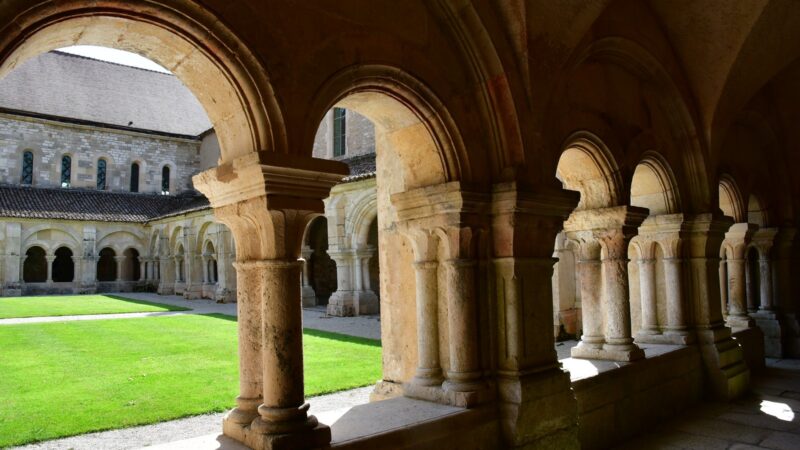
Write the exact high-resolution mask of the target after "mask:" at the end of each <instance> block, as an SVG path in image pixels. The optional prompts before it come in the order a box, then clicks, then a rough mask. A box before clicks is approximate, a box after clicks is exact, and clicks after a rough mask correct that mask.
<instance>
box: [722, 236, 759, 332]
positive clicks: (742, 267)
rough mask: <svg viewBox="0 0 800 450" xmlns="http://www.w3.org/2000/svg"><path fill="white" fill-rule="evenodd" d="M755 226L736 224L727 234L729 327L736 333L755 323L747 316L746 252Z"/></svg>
mask: <svg viewBox="0 0 800 450" xmlns="http://www.w3.org/2000/svg"><path fill="white" fill-rule="evenodd" d="M754 230H755V226H754V225H750V224H747V223H737V224H734V225H733V226H732V227H731V228H730V230H729V231H728V232H727V233H726V234H725V242H726V245H727V247H728V260H727V268H728V318H727V321H726V323H727V325H728V326H729V327H731V328H732V329H733V330H734V331H736V330H741V329H744V328H752V327H754V326H755V322H754V321H753V320H752V319H751V318H750V317H748V315H747V271H746V268H747V266H746V260H745V256H746V251H747V245H748V244H749V242H750V238H751V236H752V233H753V232H754Z"/></svg>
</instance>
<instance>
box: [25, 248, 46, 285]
mask: <svg viewBox="0 0 800 450" xmlns="http://www.w3.org/2000/svg"><path fill="white" fill-rule="evenodd" d="M45 254H46V252H45V249H44V248H42V247H41V246H39V245H33V246H31V247H29V248H28V249H26V250H25V261H23V263H22V281H24V282H25V283H43V282H45V281H47V259H45Z"/></svg>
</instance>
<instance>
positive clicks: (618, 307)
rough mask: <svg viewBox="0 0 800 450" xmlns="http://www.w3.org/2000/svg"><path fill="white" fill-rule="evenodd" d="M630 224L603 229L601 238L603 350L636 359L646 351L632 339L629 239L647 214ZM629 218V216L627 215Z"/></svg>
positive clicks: (609, 354) (612, 355)
mask: <svg viewBox="0 0 800 450" xmlns="http://www.w3.org/2000/svg"><path fill="white" fill-rule="evenodd" d="M640 217H641V218H639V219H638V223H637V222H636V220H637V219H636V218H634V217H632V218H631V219H632V220H631V223H630V225H627V224H626V225H623V227H621V228H615V229H610V230H607V231H601V232H600V233H599V240H600V243H601V245H602V247H603V253H604V257H603V258H602V260H603V294H604V299H603V300H604V305H605V307H606V311H605V312H606V332H605V339H606V342H605V344H603V352H604V353H605V354H606V355H605V356H607V358H606V359H613V360H616V361H633V360H636V359H641V358H644V352H643V351H642V349H641V348H639V347H638V346H637V345H636V344H634V343H633V337H632V336H631V306H630V297H629V291H628V258H627V255H628V242H629V241H630V239H631V238H632V237H633V233H635V229H636V228H635V227H636V226H638V225H639V223H641V221H642V220H644V218H645V217H646V213H643V214H642V215H641V216H640ZM626 219H627V217H626Z"/></svg>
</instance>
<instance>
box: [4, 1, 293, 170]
mask: <svg viewBox="0 0 800 450" xmlns="http://www.w3.org/2000/svg"><path fill="white" fill-rule="evenodd" d="M9 14H12V16H13V17H14V20H13V21H9V22H8V25H7V26H6V27H4V28H3V29H2V30H0V36H2V39H0V61H2V65H0V76H2V75H4V74H5V73H7V72H8V71H10V70H13V69H14V68H15V67H17V66H19V65H20V64H22V63H23V62H24V61H26V60H27V59H29V58H30V57H32V56H35V55H37V54H40V53H44V52H47V51H50V50H54V49H56V48H61V47H67V46H70V45H98V46H105V47H113V48H117V49H120V50H126V51H130V52H133V53H137V54H139V55H142V56H144V57H146V58H149V59H151V60H153V61H155V62H157V63H158V64H160V65H162V66H163V67H165V68H167V69H168V70H170V71H171V72H173V73H174V74H175V75H176V76H177V77H178V78H180V79H181V81H183V82H184V84H186V86H187V87H188V88H189V90H191V91H192V92H193V93H194V94H195V95H196V96H197V98H198V100H199V101H200V103H201V104H202V105H203V107H204V108H205V110H206V113H207V114H208V116H209V118H210V119H211V122H212V124H213V125H214V128H215V130H216V132H217V136H218V138H219V142H220V147H221V150H220V153H221V159H222V160H223V161H230V160H233V159H235V158H237V157H240V156H244V155H246V154H249V153H254V152H258V151H264V150H268V151H270V150H271V151H278V152H283V153H285V152H287V151H288V145H287V142H286V133H285V131H283V120H282V115H281V111H280V108H279V106H278V104H277V101H276V99H275V96H274V94H273V92H272V88H271V86H270V84H269V81H268V78H267V75H266V74H267V71H266V70H265V68H264V67H263V66H262V65H261V63H260V62H259V61H258V59H257V57H256V56H255V55H253V54H252V53H251V52H250V51H249V50H248V47H247V45H245V44H244V43H243V42H241V41H240V40H239V38H238V37H237V36H236V35H235V34H234V33H233V31H231V30H229V29H228V28H226V26H225V25H224V22H223V21H221V20H219V19H218V18H217V17H216V16H214V15H213V14H212V13H210V12H209V11H208V9H206V8H197V7H195V6H193V5H192V4H190V3H188V2H185V3H178V4H175V3H174V2H170V3H169V4H167V3H166V2H163V1H158V0H156V1H143V0H136V1H121V0H112V1H110V2H102V3H90V4H87V3H86V2H82V1H79V0H68V1H64V2H55V1H41V2H39V3H38V4H36V5H35V6H33V7H30V6H26V7H25V9H22V8H20V10H19V11H14V12H9Z"/></svg>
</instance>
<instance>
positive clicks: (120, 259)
mask: <svg viewBox="0 0 800 450" xmlns="http://www.w3.org/2000/svg"><path fill="white" fill-rule="evenodd" d="M124 261H125V257H124V256H115V257H114V262H115V263H116V269H117V278H116V281H117V283H119V282H120V281H122V263H123V262H124Z"/></svg>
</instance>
